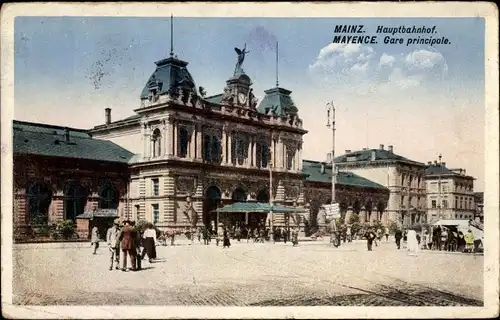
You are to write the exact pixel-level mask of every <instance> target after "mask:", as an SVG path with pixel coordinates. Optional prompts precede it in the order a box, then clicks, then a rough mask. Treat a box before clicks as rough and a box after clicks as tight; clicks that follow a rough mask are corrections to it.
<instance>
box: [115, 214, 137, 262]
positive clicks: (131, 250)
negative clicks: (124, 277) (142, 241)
mask: <svg viewBox="0 0 500 320" xmlns="http://www.w3.org/2000/svg"><path fill="white" fill-rule="evenodd" d="M136 238H137V232H136V231H135V229H134V228H132V227H131V226H130V221H129V220H126V221H124V222H123V229H122V231H121V232H120V237H119V239H120V242H121V243H120V247H121V249H122V252H123V267H122V271H127V255H128V258H129V259H130V264H131V268H130V269H131V270H133V271H135V270H136V266H135V256H136V254H137V252H136V250H137V249H136Z"/></svg>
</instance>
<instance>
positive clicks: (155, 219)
mask: <svg viewBox="0 0 500 320" xmlns="http://www.w3.org/2000/svg"><path fill="white" fill-rule="evenodd" d="M158 220H160V209H159V206H158V204H157V203H155V204H153V223H154V224H156V223H157V222H158Z"/></svg>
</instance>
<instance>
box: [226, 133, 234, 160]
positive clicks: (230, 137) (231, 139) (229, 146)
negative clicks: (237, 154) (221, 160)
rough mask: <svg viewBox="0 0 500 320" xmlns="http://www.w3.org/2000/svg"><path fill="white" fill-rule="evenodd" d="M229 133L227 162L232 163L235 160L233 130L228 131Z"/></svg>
mask: <svg viewBox="0 0 500 320" xmlns="http://www.w3.org/2000/svg"><path fill="white" fill-rule="evenodd" d="M226 134H227V162H226V163H228V164H230V163H232V161H233V154H232V152H233V150H232V146H233V133H232V132H231V131H228V132H226Z"/></svg>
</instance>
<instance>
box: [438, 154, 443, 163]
mask: <svg viewBox="0 0 500 320" xmlns="http://www.w3.org/2000/svg"><path fill="white" fill-rule="evenodd" d="M441 158H443V156H442V155H441V153H440V154H439V164H441Z"/></svg>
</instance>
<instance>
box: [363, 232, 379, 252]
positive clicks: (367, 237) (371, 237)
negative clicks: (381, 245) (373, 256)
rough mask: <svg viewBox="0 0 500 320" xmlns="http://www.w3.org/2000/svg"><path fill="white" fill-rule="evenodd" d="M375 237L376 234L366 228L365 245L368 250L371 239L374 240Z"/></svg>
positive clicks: (371, 243) (371, 242)
mask: <svg viewBox="0 0 500 320" xmlns="http://www.w3.org/2000/svg"><path fill="white" fill-rule="evenodd" d="M376 237H377V235H376V234H375V232H373V230H372V229H368V230H367V231H366V233H365V238H366V245H367V247H368V251H372V245H373V241H374V240H375V238H376Z"/></svg>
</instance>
